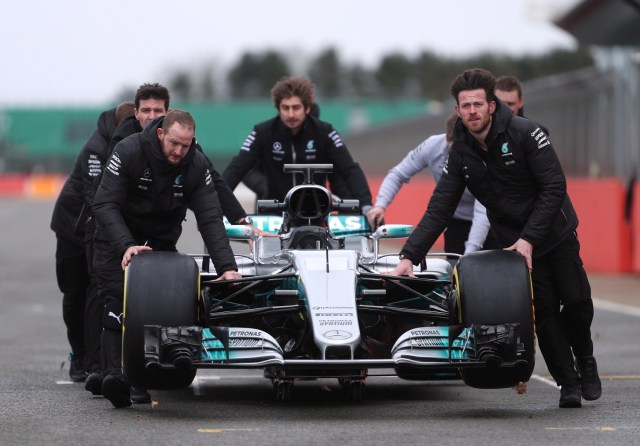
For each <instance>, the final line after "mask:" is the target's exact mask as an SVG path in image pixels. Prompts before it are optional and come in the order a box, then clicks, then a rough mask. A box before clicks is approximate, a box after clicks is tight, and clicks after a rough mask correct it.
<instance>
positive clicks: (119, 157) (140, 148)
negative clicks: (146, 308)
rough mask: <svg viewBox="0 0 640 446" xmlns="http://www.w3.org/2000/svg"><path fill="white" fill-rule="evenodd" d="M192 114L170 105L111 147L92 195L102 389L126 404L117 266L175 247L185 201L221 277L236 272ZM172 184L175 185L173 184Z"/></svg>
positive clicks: (233, 276)
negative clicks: (100, 317) (101, 306)
mask: <svg viewBox="0 0 640 446" xmlns="http://www.w3.org/2000/svg"><path fill="white" fill-rule="evenodd" d="M194 134H195V121H194V119H193V117H192V116H191V115H190V114H189V113H187V112H185V111H182V110H171V111H169V112H168V113H167V115H166V116H165V117H161V118H158V119H156V120H154V121H152V122H150V123H149V124H148V125H147V126H146V127H145V129H144V130H143V131H142V132H141V133H137V134H135V135H132V136H130V137H128V138H125V139H124V140H122V141H121V142H120V143H118V144H117V145H116V147H115V148H114V151H113V154H112V155H111V157H110V158H109V161H108V163H107V166H106V168H105V169H104V172H103V175H102V180H101V182H100V186H99V188H98V192H97V193H96V196H95V198H94V201H93V211H94V214H95V216H96V222H97V230H96V235H95V238H94V244H95V260H94V262H95V271H96V274H97V276H98V284H99V287H100V290H101V293H102V295H103V296H104V297H105V302H106V305H105V309H104V319H103V328H104V331H103V334H102V352H103V355H104V358H105V362H106V367H105V372H106V377H105V379H104V381H103V384H102V394H103V395H104V397H105V398H107V399H108V400H109V401H111V403H112V404H113V405H114V406H115V407H127V406H129V405H131V399H130V388H129V385H128V384H127V383H126V382H125V380H124V378H123V376H122V371H121V368H120V367H121V366H120V362H121V353H122V351H121V343H122V323H121V322H122V306H123V293H124V272H123V270H124V269H125V268H126V266H127V265H128V264H129V262H130V261H131V258H132V257H133V256H135V255H139V254H141V255H144V252H145V251H150V250H156V251H175V250H176V243H177V241H178V238H179V237H180V234H181V232H182V221H183V220H184V218H185V215H186V212H187V208H189V209H191V210H192V211H193V213H194V214H195V216H196V219H197V221H198V229H199V231H200V233H201V235H202V238H203V240H204V242H205V245H206V247H207V249H208V251H209V253H210V255H211V259H212V260H213V264H214V266H215V268H216V271H217V273H218V274H219V277H220V279H222V280H230V279H237V278H240V277H241V276H240V274H239V273H238V272H237V266H236V263H235V260H234V257H233V252H232V251H231V247H230V246H229V239H228V238H227V235H226V231H225V229H224V224H223V221H222V211H221V208H220V204H219V202H218V196H217V193H216V189H215V186H214V183H213V181H212V178H211V172H210V169H209V166H210V163H209V161H208V160H207V158H206V157H205V156H204V155H203V154H202V152H200V151H199V150H197V149H196V142H195V139H194ZM176 187H178V188H179V189H180V191H179V193H177V192H176V190H177V189H176Z"/></svg>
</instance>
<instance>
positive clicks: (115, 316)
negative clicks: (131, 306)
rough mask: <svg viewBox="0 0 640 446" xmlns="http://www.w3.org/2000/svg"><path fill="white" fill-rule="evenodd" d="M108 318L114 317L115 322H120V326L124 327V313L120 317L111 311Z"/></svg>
mask: <svg viewBox="0 0 640 446" xmlns="http://www.w3.org/2000/svg"><path fill="white" fill-rule="evenodd" d="M107 316H108V317H112V318H114V319H115V320H117V321H118V323H119V324H120V325H122V313H120V314H119V315H117V314H115V313H114V312H113V311H109V314H108V315H107Z"/></svg>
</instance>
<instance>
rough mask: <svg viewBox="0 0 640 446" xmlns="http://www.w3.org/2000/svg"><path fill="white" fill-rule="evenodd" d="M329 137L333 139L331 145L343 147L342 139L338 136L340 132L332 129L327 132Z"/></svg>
mask: <svg viewBox="0 0 640 446" xmlns="http://www.w3.org/2000/svg"><path fill="white" fill-rule="evenodd" d="M329 138H331V140H332V141H333V145H334V146H336V147H337V148H340V147H344V144H343V143H342V139H341V138H340V134H339V133H338V132H337V131H335V130H334V131H332V132H331V133H329Z"/></svg>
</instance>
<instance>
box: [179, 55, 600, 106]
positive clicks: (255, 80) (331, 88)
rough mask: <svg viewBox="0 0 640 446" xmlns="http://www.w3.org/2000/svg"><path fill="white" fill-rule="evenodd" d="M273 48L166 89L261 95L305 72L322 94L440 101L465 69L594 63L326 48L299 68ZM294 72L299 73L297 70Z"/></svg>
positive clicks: (209, 95) (185, 96)
mask: <svg viewBox="0 0 640 446" xmlns="http://www.w3.org/2000/svg"><path fill="white" fill-rule="evenodd" d="M298 59H299V58H296V60H292V58H288V57H287V56H286V55H285V54H283V53H280V52H278V51H275V50H268V51H265V52H263V53H255V52H247V53H244V54H242V55H241V56H240V58H239V59H238V60H237V62H236V63H235V64H234V65H233V66H232V67H231V68H230V69H228V70H227V71H224V72H223V74H222V75H221V76H218V78H216V77H215V76H214V72H218V73H220V72H222V71H223V70H221V67H214V66H212V65H211V64H209V65H207V66H206V67H204V68H203V69H201V70H200V71H201V72H200V71H198V69H195V68H193V69H192V71H187V70H185V69H184V68H180V69H177V70H176V72H175V73H174V74H173V75H172V76H170V79H169V81H168V85H167V86H168V87H169V88H170V90H171V93H172V98H175V99H179V100H189V101H215V100H220V99H223V98H225V99H226V98H230V99H265V98H267V97H268V96H269V91H270V90H271V87H272V86H273V84H274V83H275V82H276V81H277V80H278V79H279V78H280V77H282V76H285V75H293V74H304V75H308V76H309V77H310V78H311V79H312V80H313V81H314V83H315V84H316V88H317V94H318V96H319V97H321V98H374V97H375V98H381V97H382V98H387V99H399V98H403V99H412V98H425V99H433V100H443V99H446V98H448V96H449V85H450V83H451V80H452V79H453V78H454V77H455V76H456V75H457V74H459V73H460V72H461V71H462V70H464V69H465V68H471V67H482V68H486V69H488V70H490V71H492V72H493V73H494V74H496V75H497V76H501V75H507V74H509V75H514V76H517V77H518V78H520V80H522V81H526V80H529V79H534V78H538V77H542V76H548V75H552V74H557V73H562V72H567V71H573V70H577V69H579V68H584V67H587V66H591V65H593V64H594V60H593V58H592V56H591V54H590V52H589V49H588V48H587V47H579V48H577V49H576V50H574V51H572V50H565V49H556V50H552V51H549V52H548V53H546V54H543V55H538V56H520V57H514V56H507V55H501V54H496V53H482V54H480V55H478V56H476V57H470V58H465V59H460V58H451V57H443V56H440V55H437V54H435V53H433V52H430V51H423V52H421V53H420V54H419V55H418V56H417V57H415V58H409V57H407V56H406V55H404V54H401V53H398V52H395V53H391V54H387V55H384V56H383V57H382V58H381V59H380V62H379V63H378V64H377V66H375V67H374V68H372V69H369V68H365V67H363V66H361V65H358V64H349V63H345V62H343V61H342V60H341V59H340V55H339V52H338V50H337V49H335V48H326V49H325V50H323V51H321V52H320V53H319V54H318V55H317V56H315V57H313V58H311V59H310V61H309V62H308V63H306V64H305V65H304V66H305V68H304V69H302V72H294V71H293V70H292V66H296V67H300V60H298ZM296 71H300V69H299V68H298V69H297V70H296Z"/></svg>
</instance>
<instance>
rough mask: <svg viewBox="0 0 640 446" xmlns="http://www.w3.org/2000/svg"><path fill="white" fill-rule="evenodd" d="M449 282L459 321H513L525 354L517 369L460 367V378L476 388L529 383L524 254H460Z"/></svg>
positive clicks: (530, 339)
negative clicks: (453, 287)
mask: <svg viewBox="0 0 640 446" xmlns="http://www.w3.org/2000/svg"><path fill="white" fill-rule="evenodd" d="M454 276H455V277H454V283H455V286H456V289H457V294H458V317H459V321H458V322H459V323H461V324H463V325H471V324H474V325H484V324H486V325H492V324H508V323H518V324H519V334H520V342H521V343H522V344H523V345H524V353H523V354H522V355H521V357H520V359H524V360H525V361H526V365H524V363H521V364H522V365H521V366H519V367H485V368H463V369H462V370H461V374H462V379H463V380H464V382H465V383H466V384H467V385H469V386H471V387H476V388H481V389H493V388H504V387H511V386H515V385H516V384H518V382H520V381H528V380H529V378H530V377H531V373H533V367H534V365H535V331H534V319H533V296H532V288H531V275H530V273H529V270H528V268H527V266H526V263H525V261H524V258H522V257H521V256H520V255H519V254H517V253H515V252H512V251H502V250H495V251H479V252H475V253H472V254H467V255H465V256H463V257H461V258H460V261H459V262H458V264H457V266H456V268H455V271H454Z"/></svg>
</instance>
